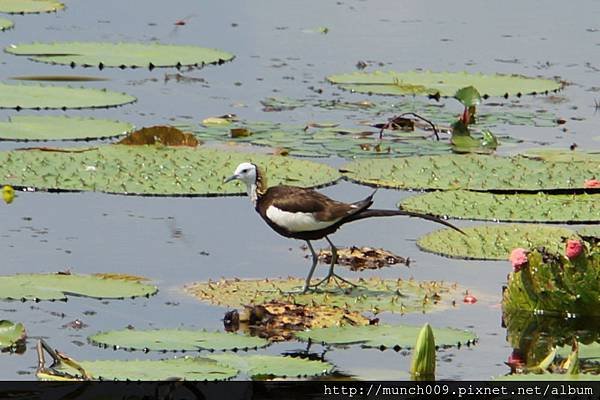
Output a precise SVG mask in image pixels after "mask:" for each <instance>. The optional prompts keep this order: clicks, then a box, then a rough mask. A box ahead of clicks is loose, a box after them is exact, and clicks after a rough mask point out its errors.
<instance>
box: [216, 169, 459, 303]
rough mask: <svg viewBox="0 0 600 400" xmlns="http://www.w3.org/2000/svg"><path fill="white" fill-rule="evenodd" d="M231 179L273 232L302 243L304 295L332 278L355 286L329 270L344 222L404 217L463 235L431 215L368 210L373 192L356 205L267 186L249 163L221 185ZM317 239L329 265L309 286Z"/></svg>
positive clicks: (292, 188)
mask: <svg viewBox="0 0 600 400" xmlns="http://www.w3.org/2000/svg"><path fill="white" fill-rule="evenodd" d="M235 179H237V180H240V181H242V182H243V183H245V184H246V190H247V192H248V196H249V197H250V200H252V203H253V204H254V208H255V209H256V211H257V212H258V213H259V214H260V216H261V217H262V218H263V219H264V220H265V222H266V223H267V224H269V226H270V227H271V228H273V230H275V232H277V233H279V234H280V235H283V236H285V237H289V238H294V239H300V240H305V241H306V244H307V245H308V248H309V249H310V252H311V253H312V258H313V260H312V266H311V267H310V271H309V273H308V276H307V277H306V281H305V283H304V287H303V289H302V293H306V292H307V291H308V289H309V288H317V287H318V286H319V285H321V284H322V283H323V282H329V281H330V280H331V279H332V278H334V279H339V280H341V281H343V282H346V283H348V284H350V285H353V286H355V285H354V284H353V283H351V282H348V281H347V280H345V279H344V278H342V277H340V276H339V275H337V274H335V273H334V271H333V268H334V266H335V263H336V262H337V249H336V247H335V246H334V245H333V243H331V240H329V237H327V236H328V235H330V234H332V233H334V232H335V231H337V230H338V229H339V228H340V227H341V226H342V225H344V224H346V223H348V222H352V221H358V220H360V219H364V218H371V217H389V216H393V215H407V216H409V217H418V218H423V219H427V220H429V221H433V222H437V223H439V224H443V225H446V226H449V227H450V228H452V229H455V230H457V231H459V232H461V233H463V232H462V231H461V230H460V229H458V228H457V227H455V226H454V225H452V224H450V223H449V222H446V221H444V220H443V219H440V218H437V217H434V216H432V215H427V214H420V213H414V212H410V211H403V210H372V209H369V207H370V206H371V205H372V204H373V194H374V193H373V194H371V195H370V196H369V197H367V198H366V199H364V200H361V201H357V202H356V203H342V202H339V201H335V200H332V199H330V198H329V197H327V196H325V195H323V194H321V193H319V192H316V191H314V190H312V189H306V188H301V187H296V186H285V185H279V186H273V187H267V181H266V177H265V176H264V175H263V173H262V172H261V170H260V169H259V168H258V167H257V166H256V165H255V164H252V163H247V162H245V163H241V164H240V165H238V167H237V168H236V169H235V172H234V173H233V175H232V176H230V177H229V178H227V179H225V182H230V181H232V180H235ZM318 239H325V240H327V242H328V243H329V245H330V246H331V265H330V266H329V273H328V274H327V276H326V277H325V278H324V279H322V280H321V281H319V282H318V283H317V284H315V285H311V284H310V280H311V278H312V275H313V273H314V271H315V267H316V266H317V262H318V256H317V254H316V253H315V250H314V249H313V247H312V244H311V243H310V241H311V240H318Z"/></svg>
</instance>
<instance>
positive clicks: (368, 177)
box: [343, 154, 600, 192]
mask: <svg viewBox="0 0 600 400" xmlns="http://www.w3.org/2000/svg"><path fill="white" fill-rule="evenodd" d="M343 169H344V170H346V171H348V172H347V173H346V176H347V177H348V178H350V179H351V180H352V181H355V182H358V183H364V184H367V185H372V186H383V187H389V188H395V189H442V190H447V189H470V190H511V191H523V192H533V191H536V192H537V191H550V190H556V189H574V188H583V186H584V182H585V180H586V179H589V177H590V176H594V174H596V173H597V172H598V171H599V170H600V157H596V158H594V159H591V160H589V161H585V162H552V161H542V160H533V159H530V158H526V157H520V156H516V157H496V156H485V155H476V154H469V155H446V156H428V157H406V158H403V159H393V160H390V159H381V160H375V159H369V160H357V161H354V162H352V163H350V164H347V165H345V166H344V167H343Z"/></svg>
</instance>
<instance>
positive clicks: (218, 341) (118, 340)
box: [89, 329, 269, 351]
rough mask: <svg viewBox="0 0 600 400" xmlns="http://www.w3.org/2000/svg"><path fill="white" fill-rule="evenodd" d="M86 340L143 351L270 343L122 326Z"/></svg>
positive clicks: (235, 347) (253, 346) (239, 347)
mask: <svg viewBox="0 0 600 400" xmlns="http://www.w3.org/2000/svg"><path fill="white" fill-rule="evenodd" d="M89 340H90V341H91V342H92V343H94V344H97V345H100V346H111V347H115V348H122V349H127V350H144V351H146V350H156V351H200V350H210V351H213V350H233V351H236V350H248V349H256V348H259V347H265V346H267V345H268V344H269V342H267V341H266V340H264V339H261V338H258V337H252V336H244V335H238V334H235V333H226V332H207V331H205V330H185V329H153V330H135V329H124V330H120V331H108V332H101V333H97V334H95V335H93V336H90V338H89Z"/></svg>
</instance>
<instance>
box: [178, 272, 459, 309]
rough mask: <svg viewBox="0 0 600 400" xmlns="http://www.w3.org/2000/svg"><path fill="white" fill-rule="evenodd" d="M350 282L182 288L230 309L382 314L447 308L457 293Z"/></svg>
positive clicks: (404, 283)
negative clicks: (343, 285) (316, 286)
mask: <svg viewBox="0 0 600 400" xmlns="http://www.w3.org/2000/svg"><path fill="white" fill-rule="evenodd" d="M354 282H355V283H356V284H358V285H360V286H359V287H357V288H354V289H353V290H350V291H346V290H343V289H340V288H339V287H338V286H337V285H335V284H333V283H330V284H329V285H328V286H327V287H325V289H326V290H325V291H324V292H316V293H307V294H300V293H296V294H292V293H290V292H291V291H294V290H296V291H298V290H299V289H301V288H302V285H303V284H304V280H303V279H297V278H288V279H272V280H270V279H265V280H239V279H233V280H221V281H217V282H200V283H195V284H191V285H189V286H186V288H185V290H186V291H187V292H188V293H189V294H191V295H193V296H195V297H197V298H198V299H200V300H204V301H208V302H210V303H212V304H216V305H223V306H230V307H240V306H243V305H247V304H263V303H266V302H269V301H274V300H279V299H289V301H291V302H293V303H296V304H310V305H316V306H319V305H327V306H329V307H334V306H335V307H340V308H342V309H344V310H350V311H359V312H373V313H375V314H376V313H378V312H382V311H390V312H397V313H410V312H425V311H433V310H440V309H444V308H448V307H451V304H452V299H453V297H454V296H455V295H457V293H458V288H457V286H456V285H453V284H447V283H442V282H435V281H425V282H419V281H415V280H412V279H407V280H402V279H397V280H395V279H390V280H382V279H377V278H369V279H359V280H357V281H354Z"/></svg>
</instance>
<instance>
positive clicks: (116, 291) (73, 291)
mask: <svg viewBox="0 0 600 400" xmlns="http://www.w3.org/2000/svg"><path fill="white" fill-rule="evenodd" d="M157 291H158V289H157V288H156V287H155V286H152V285H147V284H143V283H141V282H137V281H130V280H123V279H118V278H106V277H102V276H94V275H75V274H61V273H57V274H17V275H4V276H0V299H5V300H21V301H26V300H35V301H41V300H64V301H66V300H67V295H69V296H83V297H93V298H97V299H124V298H128V297H130V298H133V297H140V296H151V295H153V294H155V293H156V292H157Z"/></svg>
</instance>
